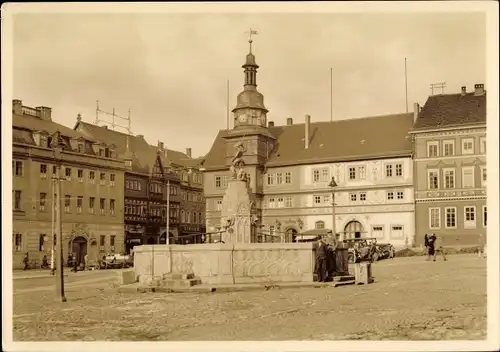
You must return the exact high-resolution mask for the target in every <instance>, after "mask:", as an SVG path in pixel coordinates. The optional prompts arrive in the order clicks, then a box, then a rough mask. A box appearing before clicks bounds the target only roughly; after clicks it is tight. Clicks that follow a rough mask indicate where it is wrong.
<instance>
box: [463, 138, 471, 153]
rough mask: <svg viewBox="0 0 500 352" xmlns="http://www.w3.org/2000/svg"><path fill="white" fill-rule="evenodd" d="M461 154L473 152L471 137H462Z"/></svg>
mask: <svg viewBox="0 0 500 352" xmlns="http://www.w3.org/2000/svg"><path fill="white" fill-rule="evenodd" d="M462 154H464V155H470V154H474V139H472V138H464V139H462Z"/></svg>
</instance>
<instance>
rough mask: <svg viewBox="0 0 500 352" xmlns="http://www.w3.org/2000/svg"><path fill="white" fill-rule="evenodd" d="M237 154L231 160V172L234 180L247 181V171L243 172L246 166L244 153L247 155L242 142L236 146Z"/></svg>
mask: <svg viewBox="0 0 500 352" xmlns="http://www.w3.org/2000/svg"><path fill="white" fill-rule="evenodd" d="M235 148H236V154H235V155H234V157H233V159H232V160H231V167H230V168H229V170H230V171H231V177H232V178H233V180H240V181H246V180H247V174H246V172H245V170H243V166H245V162H244V161H243V153H245V151H246V150H245V147H244V146H243V143H242V142H239V143H237V144H236V146H235Z"/></svg>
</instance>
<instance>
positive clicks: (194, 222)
mask: <svg viewBox="0 0 500 352" xmlns="http://www.w3.org/2000/svg"><path fill="white" fill-rule="evenodd" d="M196 215H198V214H196V212H195V211H193V224H197V223H198V219H197V218H196Z"/></svg>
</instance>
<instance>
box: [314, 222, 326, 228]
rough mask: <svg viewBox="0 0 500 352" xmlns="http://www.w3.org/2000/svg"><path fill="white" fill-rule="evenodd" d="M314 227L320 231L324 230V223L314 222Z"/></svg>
mask: <svg viewBox="0 0 500 352" xmlns="http://www.w3.org/2000/svg"><path fill="white" fill-rule="evenodd" d="M314 227H315V228H316V229H317V230H322V229H324V228H325V222H324V221H316V224H315V225H314Z"/></svg>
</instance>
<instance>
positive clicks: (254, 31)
mask: <svg viewBox="0 0 500 352" xmlns="http://www.w3.org/2000/svg"><path fill="white" fill-rule="evenodd" d="M245 33H246V34H248V42H249V43H250V52H252V42H253V40H252V35H257V34H259V33H257V31H256V30H255V29H252V28H250V30H249V31H248V32H245Z"/></svg>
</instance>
